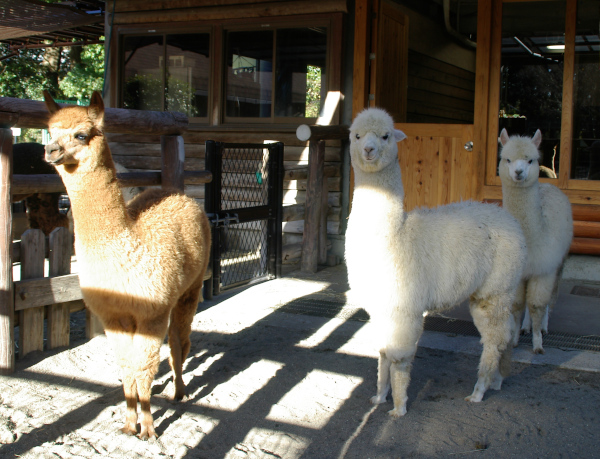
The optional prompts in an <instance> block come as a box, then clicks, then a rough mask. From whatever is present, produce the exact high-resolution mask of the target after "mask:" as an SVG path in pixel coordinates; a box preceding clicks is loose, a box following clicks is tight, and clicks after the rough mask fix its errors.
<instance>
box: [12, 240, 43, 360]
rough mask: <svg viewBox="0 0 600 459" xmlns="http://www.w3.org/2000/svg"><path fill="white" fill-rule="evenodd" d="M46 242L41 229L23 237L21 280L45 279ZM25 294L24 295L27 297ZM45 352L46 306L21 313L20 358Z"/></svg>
mask: <svg viewBox="0 0 600 459" xmlns="http://www.w3.org/2000/svg"><path fill="white" fill-rule="evenodd" d="M45 253H46V240H45V237H44V233H43V232H42V231H41V230H39V229H29V230H27V231H25V232H24V233H23V236H21V279H22V280H24V279H35V278H38V277H44V263H45V259H46V257H45ZM26 294H27V292H24V293H23V295H26ZM43 350H44V306H40V307H36V308H28V309H24V310H22V311H19V358H20V359H22V358H23V357H24V356H26V355H27V354H29V353H30V352H32V351H43Z"/></svg>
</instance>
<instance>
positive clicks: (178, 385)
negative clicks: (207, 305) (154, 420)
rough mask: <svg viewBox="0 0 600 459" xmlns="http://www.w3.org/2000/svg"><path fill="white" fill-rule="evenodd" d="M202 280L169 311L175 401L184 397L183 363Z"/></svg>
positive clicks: (188, 347) (188, 346)
mask: <svg viewBox="0 0 600 459" xmlns="http://www.w3.org/2000/svg"><path fill="white" fill-rule="evenodd" d="M202 284H203V280H202V279H199V280H198V282H196V283H195V284H194V285H193V286H192V287H191V288H190V289H188V290H187V292H185V293H184V294H183V295H182V296H181V297H180V298H179V301H178V303H177V305H176V306H175V308H173V310H172V311H171V323H170V325H169V347H170V348H171V357H170V358H169V363H170V365H171V369H172V370H173V380H174V383H175V394H174V396H173V398H174V399H175V400H181V399H182V398H183V397H185V384H184V382H183V374H182V372H183V362H184V361H185V359H186V357H187V355H188V352H189V351H190V344H191V343H190V333H191V331H192V321H193V320H194V315H195V314H196V311H197V309H198V301H199V300H200V294H201V288H202Z"/></svg>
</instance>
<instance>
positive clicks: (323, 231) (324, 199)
mask: <svg viewBox="0 0 600 459" xmlns="http://www.w3.org/2000/svg"><path fill="white" fill-rule="evenodd" d="M322 143H325V142H323V141H322ZM323 156H325V154H324V153H323ZM321 170H323V169H321ZM322 180H323V183H322V185H321V186H322V189H321V203H320V206H321V219H320V222H319V264H321V265H324V264H325V263H327V214H328V213H329V203H328V201H329V186H328V183H327V176H326V175H325V174H324V173H323V179H322Z"/></svg>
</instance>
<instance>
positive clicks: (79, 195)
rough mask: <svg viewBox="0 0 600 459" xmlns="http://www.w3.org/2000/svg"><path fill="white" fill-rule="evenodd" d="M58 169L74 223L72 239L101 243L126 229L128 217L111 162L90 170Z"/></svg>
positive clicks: (80, 241) (87, 242)
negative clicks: (73, 236) (69, 202)
mask: <svg viewBox="0 0 600 459" xmlns="http://www.w3.org/2000/svg"><path fill="white" fill-rule="evenodd" d="M82 169H83V168H78V169H77V170H75V171H72V172H69V170H68V167H67V168H61V169H59V173H60V175H61V177H62V179H63V182H64V184H65V187H66V188H67V193H68V195H69V200H70V201H71V209H72V212H73V220H74V223H75V239H76V241H77V243H78V245H79V244H80V243H82V244H101V243H103V242H105V241H107V240H109V239H110V238H112V237H114V236H115V235H117V234H121V233H122V232H123V231H126V230H127V228H128V225H129V218H128V216H127V212H126V210H125V201H124V199H123V194H122V192H121V189H120V187H119V184H118V181H117V174H116V172H115V170H114V168H113V167H112V164H109V165H102V166H96V167H95V168H93V169H91V170H82Z"/></svg>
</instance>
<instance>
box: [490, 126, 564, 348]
mask: <svg viewBox="0 0 600 459" xmlns="http://www.w3.org/2000/svg"><path fill="white" fill-rule="evenodd" d="M541 142H542V133H541V132H540V130H539V129H538V130H537V131H536V133H535V135H534V136H533V138H531V137H521V136H512V137H509V136H508V133H507V132H506V129H502V132H501V133H500V143H501V144H502V151H501V153H500V156H501V160H500V165H499V167H498V171H499V174H500V179H501V180H502V201H503V206H504V208H505V209H506V210H508V211H509V212H510V213H511V214H512V215H513V216H514V217H515V218H516V219H517V220H519V222H520V223H521V226H522V228H523V233H524V234H525V239H526V240H527V265H526V267H525V270H524V271H523V282H522V283H521V284H520V286H519V289H518V290H517V296H516V300H515V305H514V316H515V323H516V326H517V330H518V327H519V323H520V321H521V318H522V316H523V310H524V309H525V306H527V312H528V315H526V319H525V321H524V325H523V329H524V330H526V331H528V330H529V329H530V328H532V329H533V336H532V341H533V352H535V353H536V354H541V353H543V352H544V348H543V347H542V331H544V332H546V333H547V332H548V311H549V309H551V308H552V307H553V306H554V303H556V298H557V296H558V283H559V280H560V276H561V273H562V268H563V265H564V262H565V259H566V257H567V255H568V253H569V247H570V246H571V241H572V239H573V213H572V211H571V204H570V203H569V199H568V198H567V197H566V196H565V194H564V193H563V192H562V191H560V190H559V189H558V188H557V187H555V186H554V185H551V184H549V183H539V181H538V178H539V171H540V165H539V158H540V152H539V146H540V143H541ZM513 339H514V340H513V344H514V345H515V346H516V345H517V344H518V341H519V333H518V332H517V333H515V336H514V337H513Z"/></svg>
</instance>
